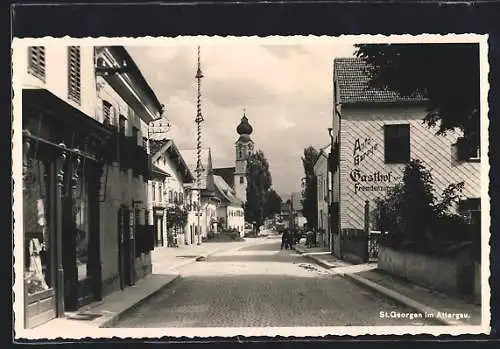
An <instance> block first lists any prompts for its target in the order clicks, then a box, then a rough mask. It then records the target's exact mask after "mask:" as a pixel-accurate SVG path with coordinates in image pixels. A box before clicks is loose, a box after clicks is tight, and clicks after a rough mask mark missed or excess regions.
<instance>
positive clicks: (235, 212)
mask: <svg viewBox="0 0 500 349" xmlns="http://www.w3.org/2000/svg"><path fill="white" fill-rule="evenodd" d="M214 184H215V188H216V195H217V196H218V197H219V198H220V199H221V202H220V204H219V205H218V208H217V220H218V222H222V227H220V228H221V229H229V230H232V229H236V230H238V232H239V233H240V237H243V236H244V231H245V210H244V209H243V201H242V200H240V199H239V198H238V197H237V196H236V192H235V190H234V189H233V188H231V186H230V185H229V184H228V183H227V182H226V181H225V180H224V179H223V178H222V177H221V176H214Z"/></svg>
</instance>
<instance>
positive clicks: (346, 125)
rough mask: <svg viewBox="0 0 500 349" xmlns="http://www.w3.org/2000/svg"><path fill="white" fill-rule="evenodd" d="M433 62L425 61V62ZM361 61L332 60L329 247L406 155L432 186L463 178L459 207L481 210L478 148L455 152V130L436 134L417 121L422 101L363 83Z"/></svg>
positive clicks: (357, 222) (388, 182)
mask: <svg viewBox="0 0 500 349" xmlns="http://www.w3.org/2000/svg"><path fill="white" fill-rule="evenodd" d="M429 64H432V62H429ZM364 68H365V63H364V61H362V60H361V59H359V58H340V59H335V60H334V77H333V81H334V94H333V96H334V100H333V105H334V115H333V135H334V140H335V143H334V145H335V146H334V151H333V157H332V158H333V161H332V168H333V176H334V177H333V181H334V183H333V207H334V212H333V215H334V220H335V221H336V224H335V226H334V227H333V232H334V234H333V237H334V239H333V240H334V252H335V253H337V254H338V253H339V251H338V247H339V243H338V240H339V233H340V234H349V233H351V232H352V231H356V230H360V229H363V226H364V203H365V201H368V202H369V203H370V206H371V207H372V208H373V207H374V200H375V199H376V198H378V197H381V196H384V195H385V193H386V191H387V189H388V188H390V187H392V186H394V185H395V184H396V183H397V181H398V180H399V179H401V177H402V170H403V168H404V166H405V164H407V163H408V162H409V161H410V159H420V160H422V162H423V164H424V166H426V168H428V169H430V170H431V173H432V176H433V180H434V183H435V187H436V189H437V193H441V192H442V190H443V189H445V187H447V186H448V185H449V184H451V183H457V182H460V181H464V182H465V188H464V198H463V199H464V200H463V203H464V205H461V207H464V208H465V207H467V208H466V209H464V211H463V214H464V215H469V216H471V217H478V216H479V212H480V191H481V181H480V155H479V149H474V150H473V151H471V150H470V149H469V151H466V152H464V151H462V150H463V147H462V143H461V138H460V137H461V134H460V133H459V132H455V133H449V134H447V135H446V136H437V135H435V132H436V129H429V128H427V126H426V125H424V124H423V123H422V120H423V118H424V116H425V114H426V100H425V99H423V98H419V97H415V98H412V97H401V96H399V95H398V94H396V93H395V92H392V91H387V90H384V91H382V90H375V89H372V88H369V87H368V77H367V75H366V74H365V72H364Z"/></svg>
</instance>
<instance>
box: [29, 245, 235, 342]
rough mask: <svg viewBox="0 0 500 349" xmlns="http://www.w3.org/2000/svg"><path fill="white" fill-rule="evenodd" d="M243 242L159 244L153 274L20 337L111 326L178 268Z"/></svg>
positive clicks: (85, 333)
mask: <svg viewBox="0 0 500 349" xmlns="http://www.w3.org/2000/svg"><path fill="white" fill-rule="evenodd" d="M241 244H242V243H237V242H235V243H210V242H205V243H202V244H201V245H187V246H186V245H185V246H181V247H178V248H171V247H157V248H156V249H155V250H153V251H151V260H152V264H153V272H152V274H151V275H148V276H146V277H145V278H142V279H140V280H138V281H137V282H136V283H135V285H133V286H129V287H126V288H125V289H123V290H118V291H115V292H113V293H111V294H109V295H107V296H106V297H104V298H103V300H102V301H98V302H93V303H91V304H89V305H87V306H85V307H82V308H80V309H79V310H78V311H77V312H66V314H65V315H66V317H64V318H56V319H53V320H51V321H49V322H46V323H45V324H42V325H40V326H38V327H36V328H34V329H29V330H24V331H22V335H20V337H22V338H26V339H31V338H32V339H36V338H47V339H55V338H58V337H64V333H67V332H71V333H72V334H71V336H72V338H85V337H86V336H89V331H92V330H97V329H99V328H106V327H112V326H113V325H114V324H116V323H117V322H118V321H119V320H120V318H121V317H122V316H123V315H124V314H126V313H127V312H129V311H131V310H133V309H134V308H135V307H137V306H138V305H140V304H141V303H143V302H144V301H147V300H148V299H150V298H151V297H153V296H154V295H156V294H158V293H159V292H161V291H162V290H163V289H164V288H166V287H168V286H171V285H172V284H173V283H175V281H176V280H178V279H179V278H180V275H179V273H178V272H177V271H176V269H177V268H180V267H182V266H185V265H188V264H190V263H194V262H196V261H197V260H200V259H202V258H206V257H208V256H209V255H212V254H214V253H217V252H219V251H221V250H224V249H231V248H233V249H234V248H238V247H239V246H241ZM62 329H63V330H62ZM79 336H80V337H79Z"/></svg>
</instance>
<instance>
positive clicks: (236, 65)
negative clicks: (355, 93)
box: [127, 39, 354, 194]
mask: <svg viewBox="0 0 500 349" xmlns="http://www.w3.org/2000/svg"><path fill="white" fill-rule="evenodd" d="M263 40H264V39H263ZM290 40H292V39H290ZM127 49H128V51H129V52H130V54H131V56H132V57H133V58H134V60H135V61H136V62H137V65H138V66H139V68H140V70H141V71H142V73H143V74H144V76H145V78H146V80H147V81H148V82H149V84H150V85H151V87H152V88H153V90H154V91H155V93H156V94H157V96H158V98H159V100H160V101H161V102H162V103H164V104H165V105H166V108H167V116H168V118H169V120H170V121H171V124H172V128H171V131H170V133H169V137H171V138H172V139H174V141H175V143H176V144H177V145H178V146H179V148H194V147H195V145H196V124H195V122H194V119H195V117H196V81H195V78H194V76H195V73H196V60H197V57H196V46H195V45H186V44H184V43H183V44H179V45H172V44H169V45H165V46H154V47H153V46H150V47H144V46H142V47H127ZM353 52H354V48H353V45H352V43H345V42H338V41H334V40H332V41H326V42H318V41H314V42H311V43H309V42H301V43H300V44H295V43H293V44H290V43H286V44H283V43H279V44H274V43H266V42H264V41H263V42H262V43H258V42H255V41H245V42H239V41H232V42H230V41H224V40H220V41H218V42H207V43H203V45H202V47H201V54H202V57H201V63H202V70H203V73H204V76H205V77H204V78H203V79H202V96H203V98H202V111H203V115H204V118H205V122H203V123H202V130H203V133H202V144H203V146H204V147H210V148H211V149H212V157H213V161H214V165H215V166H217V167H222V166H234V156H235V145H234V143H235V141H236V140H237V138H238V135H237V133H236V127H237V125H238V124H239V122H240V119H241V117H242V115H243V108H246V110H247V117H248V118H249V121H250V123H251V124H252V126H253V129H254V132H253V134H252V139H253V140H254V142H255V144H256V148H258V149H261V150H263V151H264V154H265V155H266V157H267V158H268V160H269V163H270V168H271V174H272V177H273V187H274V188H275V189H276V190H277V191H278V193H280V194H285V193H290V192H295V191H300V178H301V177H303V168H302V162H301V156H302V153H303V150H304V148H305V147H307V146H309V145H313V146H316V147H320V146H324V145H326V144H328V142H329V136H328V131H327V128H328V127H329V126H330V124H331V115H332V100H331V95H332V69H333V59H334V58H335V57H346V56H352V54H353Z"/></svg>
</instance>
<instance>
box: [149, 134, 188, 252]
mask: <svg viewBox="0 0 500 349" xmlns="http://www.w3.org/2000/svg"><path fill="white" fill-rule="evenodd" d="M149 146H150V150H151V162H152V165H153V179H152V180H151V181H150V183H149V193H150V195H149V200H148V204H149V207H150V214H151V215H152V219H153V222H154V227H155V244H156V246H170V244H173V242H174V240H173V239H174V238H175V239H176V240H177V243H178V244H179V245H181V244H185V243H186V238H185V234H184V229H185V227H184V226H181V225H180V224H176V223H175V221H176V219H175V218H176V217H175V216H179V215H183V214H187V211H188V205H186V204H185V203H186V197H187V196H186V189H185V187H184V186H185V185H186V184H189V183H192V182H193V180H194V177H193V175H192V173H191V171H190V170H189V168H188V166H187V164H186V162H185V161H184V159H183V158H182V155H181V153H180V152H179V150H178V149H177V146H176V145H175V143H174V141H173V140H171V139H163V140H153V139H150V140H149ZM169 222H170V224H169ZM168 242H170V244H169V243H168Z"/></svg>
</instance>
